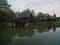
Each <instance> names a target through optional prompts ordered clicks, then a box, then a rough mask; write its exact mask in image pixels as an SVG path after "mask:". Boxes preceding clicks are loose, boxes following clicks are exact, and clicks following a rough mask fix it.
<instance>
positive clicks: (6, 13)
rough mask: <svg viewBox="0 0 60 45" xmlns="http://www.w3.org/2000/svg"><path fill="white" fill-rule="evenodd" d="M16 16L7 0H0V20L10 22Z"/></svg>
mask: <svg viewBox="0 0 60 45" xmlns="http://www.w3.org/2000/svg"><path fill="white" fill-rule="evenodd" d="M14 18H15V13H14V12H13V11H12V10H11V9H10V5H8V3H7V0H0V21H3V22H4V21H5V22H9V21H11V20H12V19H14Z"/></svg>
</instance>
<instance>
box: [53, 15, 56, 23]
mask: <svg viewBox="0 0 60 45" xmlns="http://www.w3.org/2000/svg"><path fill="white" fill-rule="evenodd" d="M55 21H56V14H53V22H55Z"/></svg>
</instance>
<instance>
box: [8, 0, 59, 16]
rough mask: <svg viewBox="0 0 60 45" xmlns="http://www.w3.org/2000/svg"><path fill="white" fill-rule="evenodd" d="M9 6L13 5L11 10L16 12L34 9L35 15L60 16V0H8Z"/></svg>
mask: <svg viewBox="0 0 60 45" xmlns="http://www.w3.org/2000/svg"><path fill="white" fill-rule="evenodd" d="M8 4H11V9H13V10H14V11H15V12H16V11H20V12H21V11H23V10H25V9H27V8H29V9H30V10H32V9H33V10H34V11H35V13H37V12H43V13H49V14H54V13H55V14H56V15H57V16H60V0H8Z"/></svg>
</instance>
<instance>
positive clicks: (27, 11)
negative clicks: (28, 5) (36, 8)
mask: <svg viewBox="0 0 60 45" xmlns="http://www.w3.org/2000/svg"><path fill="white" fill-rule="evenodd" d="M29 12H30V10H29V9H26V10H24V11H22V12H21V14H23V15H24V14H27V13H29Z"/></svg>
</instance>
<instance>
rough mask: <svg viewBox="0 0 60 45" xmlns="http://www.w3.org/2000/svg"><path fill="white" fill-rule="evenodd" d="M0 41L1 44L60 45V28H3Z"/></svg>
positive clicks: (0, 30) (0, 31)
mask: <svg viewBox="0 0 60 45" xmlns="http://www.w3.org/2000/svg"><path fill="white" fill-rule="evenodd" d="M0 42H1V45H60V28H59V27H44V28H43V27H39V26H38V27H33V28H32V27H27V28H25V27H24V28H15V29H12V28H5V29H2V28H1V29H0Z"/></svg>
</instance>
